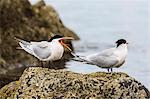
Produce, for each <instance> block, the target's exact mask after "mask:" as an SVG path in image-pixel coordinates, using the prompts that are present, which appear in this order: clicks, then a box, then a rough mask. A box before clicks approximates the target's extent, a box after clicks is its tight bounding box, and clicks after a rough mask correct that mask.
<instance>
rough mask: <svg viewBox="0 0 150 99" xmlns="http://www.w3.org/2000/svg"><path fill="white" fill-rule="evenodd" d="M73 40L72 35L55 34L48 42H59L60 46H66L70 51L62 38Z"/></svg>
mask: <svg viewBox="0 0 150 99" xmlns="http://www.w3.org/2000/svg"><path fill="white" fill-rule="evenodd" d="M66 39H68V40H73V39H74V38H72V37H64V36H61V35H55V36H53V37H51V38H50V39H49V40H48V42H59V43H60V44H61V45H62V46H64V47H66V48H67V49H68V50H69V51H72V50H71V48H70V47H69V46H67V44H65V43H64V42H63V41H64V40H66Z"/></svg>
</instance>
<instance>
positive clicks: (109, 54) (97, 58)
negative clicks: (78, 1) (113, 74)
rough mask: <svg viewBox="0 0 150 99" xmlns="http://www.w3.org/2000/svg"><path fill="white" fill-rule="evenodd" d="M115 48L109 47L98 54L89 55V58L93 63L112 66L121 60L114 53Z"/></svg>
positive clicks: (106, 66) (105, 66) (104, 66)
mask: <svg viewBox="0 0 150 99" xmlns="http://www.w3.org/2000/svg"><path fill="white" fill-rule="evenodd" d="M113 50H114V49H108V50H105V51H102V52H100V53H98V54H93V55H90V56H88V57H87V59H88V60H89V61H90V62H92V63H93V64H95V65H97V66H99V67H102V68H110V67H113V66H114V65H115V64H117V63H118V62H119V60H118V59H117V58H116V56H115V55H113Z"/></svg>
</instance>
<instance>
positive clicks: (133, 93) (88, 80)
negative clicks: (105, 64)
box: [0, 67, 150, 99]
mask: <svg viewBox="0 0 150 99" xmlns="http://www.w3.org/2000/svg"><path fill="white" fill-rule="evenodd" d="M18 82H19V84H18ZM12 86H15V87H12ZM10 88H12V89H10ZM0 94H1V97H2V98H8V99H10V98H13V99H14V98H39V99H46V98H50V99H72V98H76V99H148V98H150V93H149V91H148V90H147V89H146V88H145V87H144V86H143V85H142V84H141V83H140V82H138V81H137V80H135V79H134V78H132V77H130V76H128V75H127V74H125V73H121V72H119V73H105V72H97V73H92V74H78V73H73V72H70V71H66V70H51V69H48V68H41V67H30V68H28V69H26V70H25V71H24V73H23V75H22V76H21V78H20V79H19V81H17V82H13V83H10V84H9V85H6V86H5V87H3V88H2V89H1V90H0ZM7 94H8V95H7Z"/></svg>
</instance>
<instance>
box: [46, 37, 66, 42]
mask: <svg viewBox="0 0 150 99" xmlns="http://www.w3.org/2000/svg"><path fill="white" fill-rule="evenodd" d="M62 37H64V36H62V35H55V36H53V37H51V38H50V39H49V40H48V42H51V41H52V40H54V39H58V38H62Z"/></svg>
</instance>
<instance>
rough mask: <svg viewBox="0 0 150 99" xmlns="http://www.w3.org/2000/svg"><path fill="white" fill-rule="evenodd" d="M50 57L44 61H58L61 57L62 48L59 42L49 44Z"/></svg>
mask: <svg viewBox="0 0 150 99" xmlns="http://www.w3.org/2000/svg"><path fill="white" fill-rule="evenodd" d="M50 48H51V55H50V57H48V58H47V59H46V61H54V60H59V59H61V57H62V56H63V53H64V48H63V46H62V45H61V44H60V43H59V42H51V43H50Z"/></svg>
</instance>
